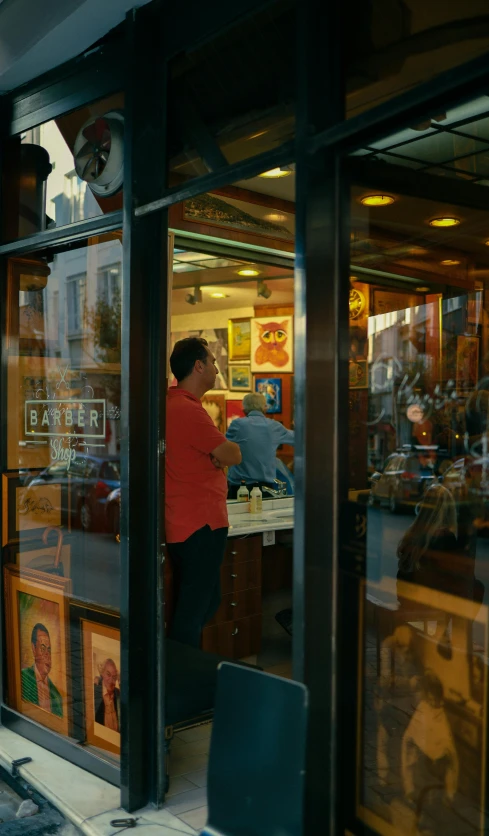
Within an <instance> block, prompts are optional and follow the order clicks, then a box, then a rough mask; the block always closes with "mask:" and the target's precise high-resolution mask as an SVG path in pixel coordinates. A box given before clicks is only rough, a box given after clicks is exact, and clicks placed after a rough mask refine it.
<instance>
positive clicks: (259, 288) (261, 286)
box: [256, 280, 272, 299]
mask: <svg viewBox="0 0 489 836" xmlns="http://www.w3.org/2000/svg"><path fill="white" fill-rule="evenodd" d="M256 295H257V296H262V297H263V299H270V296H271V295H272V291H271V290H270V288H269V287H268V285H267V284H265V282H264V281H262V280H260V281H258V282H257V283H256Z"/></svg>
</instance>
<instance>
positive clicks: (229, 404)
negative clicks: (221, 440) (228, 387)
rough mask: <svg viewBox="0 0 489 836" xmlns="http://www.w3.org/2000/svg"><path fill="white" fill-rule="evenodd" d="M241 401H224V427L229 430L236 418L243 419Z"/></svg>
mask: <svg viewBox="0 0 489 836" xmlns="http://www.w3.org/2000/svg"><path fill="white" fill-rule="evenodd" d="M244 417H245V414H244V412H243V406H242V401H230V400H227V401H226V427H227V429H229V427H230V426H231V424H232V422H233V421H234V420H235V419H236V418H244Z"/></svg>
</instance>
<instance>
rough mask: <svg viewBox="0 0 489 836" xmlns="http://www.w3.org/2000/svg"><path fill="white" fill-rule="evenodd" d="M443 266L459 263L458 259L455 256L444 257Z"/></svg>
mask: <svg viewBox="0 0 489 836" xmlns="http://www.w3.org/2000/svg"><path fill="white" fill-rule="evenodd" d="M440 263H441V264H443V265H444V266H445V267H454V266H455V265H456V264H460V261H458V259H456V258H444V259H443V261H442V262H440Z"/></svg>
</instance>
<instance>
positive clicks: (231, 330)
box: [228, 317, 251, 360]
mask: <svg viewBox="0 0 489 836" xmlns="http://www.w3.org/2000/svg"><path fill="white" fill-rule="evenodd" d="M228 345H229V359H230V360H249V359H250V353H251V319H249V318H246V317H244V318H243V319H230V320H229V324H228Z"/></svg>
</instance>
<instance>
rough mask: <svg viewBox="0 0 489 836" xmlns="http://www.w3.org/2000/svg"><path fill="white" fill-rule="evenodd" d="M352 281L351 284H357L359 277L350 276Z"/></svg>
mask: <svg viewBox="0 0 489 836" xmlns="http://www.w3.org/2000/svg"><path fill="white" fill-rule="evenodd" d="M350 281H351V282H357V281H358V276H350Z"/></svg>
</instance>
